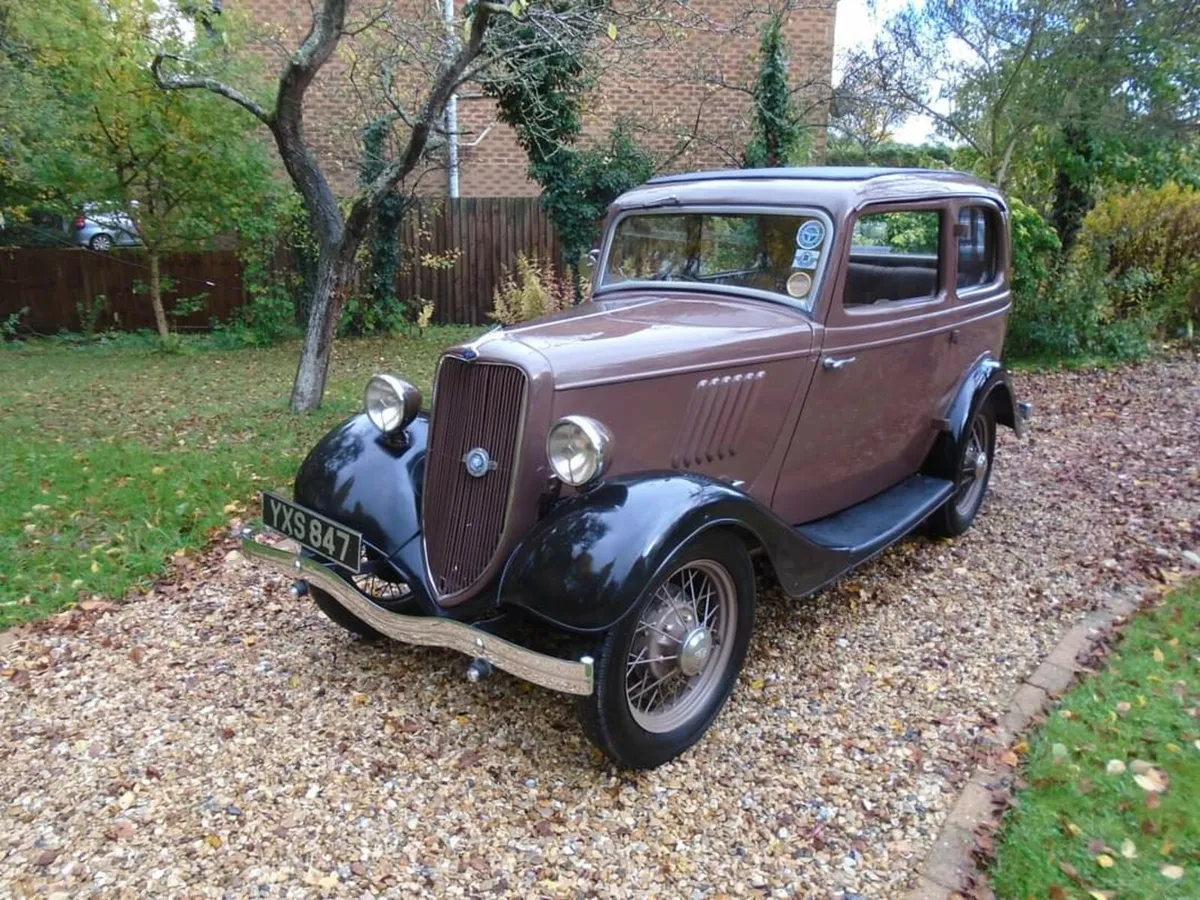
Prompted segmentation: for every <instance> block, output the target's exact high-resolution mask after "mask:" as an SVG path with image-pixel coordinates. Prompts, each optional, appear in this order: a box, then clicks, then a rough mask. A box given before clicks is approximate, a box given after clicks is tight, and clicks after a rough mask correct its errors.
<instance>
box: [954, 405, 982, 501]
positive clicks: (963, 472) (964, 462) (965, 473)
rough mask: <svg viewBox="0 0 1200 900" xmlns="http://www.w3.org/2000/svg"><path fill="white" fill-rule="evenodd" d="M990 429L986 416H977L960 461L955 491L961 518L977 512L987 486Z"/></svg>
mask: <svg viewBox="0 0 1200 900" xmlns="http://www.w3.org/2000/svg"><path fill="white" fill-rule="evenodd" d="M989 427H990V423H989V420H988V419H987V417H986V416H982V415H976V416H975V418H974V420H973V421H972V422H971V435H970V437H969V438H968V439H967V445H966V447H965V448H964V449H963V455H962V458H961V459H960V460H959V469H958V473H957V474H958V486H957V487H956V488H955V491H954V507H955V510H956V511H957V512H958V514H959V515H960V516H964V517H969V516H970V515H971V514H972V513H973V512H974V511H975V508H976V507H977V506H978V505H979V502H980V500H981V499H982V497H983V491H984V489H985V488H986V486H987V476H988V469H989V467H990V466H991V458H990V456H989V453H988V450H989V448H990V447H991V435H990V434H989V432H988V429H989Z"/></svg>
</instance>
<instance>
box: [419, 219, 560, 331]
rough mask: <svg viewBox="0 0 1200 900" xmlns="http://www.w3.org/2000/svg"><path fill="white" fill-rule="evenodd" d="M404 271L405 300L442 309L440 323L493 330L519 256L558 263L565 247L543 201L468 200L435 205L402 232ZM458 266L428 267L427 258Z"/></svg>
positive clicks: (436, 311) (438, 315)
mask: <svg viewBox="0 0 1200 900" xmlns="http://www.w3.org/2000/svg"><path fill="white" fill-rule="evenodd" d="M401 240H402V241H403V246H404V269H403V271H401V273H400V278H399V285H398V291H397V293H398V296H400V297H401V298H402V299H408V298H411V297H420V298H422V299H424V300H430V301H432V302H433V305H434V321H435V322H464V323H470V324H472V325H479V324H486V323H487V322H488V321H489V320H488V317H487V315H488V311H489V310H491V308H492V294H493V292H494V291H495V289H496V286H497V285H498V284H499V283H500V280H501V279H502V278H503V277H504V269H505V268H507V269H510V270H511V269H512V268H513V266H514V263H515V261H516V258H517V254H518V253H520V252H524V253H526V254H531V253H536V254H537V256H538V258H539V259H543V260H551V261H554V262H557V261H558V257H559V245H558V240H557V238H556V236H555V234H554V229H553V228H552V227H551V225H550V220H549V218H548V217H547V216H546V213H545V211H544V210H543V209H542V207H541V204H540V203H539V202H538V199H537V198H536V197H500V198H476V197H466V198H462V199H459V200H442V201H433V202H430V203H428V204H426V205H425V206H423V207H421V208H420V209H419V210H418V211H417V212H415V213H414V214H412V215H410V216H408V217H407V218H406V220H405V224H404V228H403V229H402V237H401ZM430 255H431V256H432V257H433V258H434V259H435V260H436V259H438V258H442V259H446V260H452V264H451V265H449V266H444V267H438V266H436V265H421V264H420V257H421V256H430Z"/></svg>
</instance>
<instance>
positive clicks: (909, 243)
mask: <svg viewBox="0 0 1200 900" xmlns="http://www.w3.org/2000/svg"><path fill="white" fill-rule="evenodd" d="M941 222H942V214H941V213H940V212H939V211H937V210H928V211H926V210H921V211H915V210H914V211H912V212H886V213H874V214H871V215H866V216H861V217H860V218H859V219H858V221H857V222H856V223H855V224H854V231H853V232H852V233H851V236H850V265H849V267H848V268H847V271H846V289H845V293H844V294H843V296H842V302H843V304H844V305H846V306H868V305H870V304H873V303H885V302H893V301H896V300H923V299H927V298H931V297H935V296H937V291H938V284H939V282H940V280H941V279H940V272H939V265H938V248H939V247H940V246H941Z"/></svg>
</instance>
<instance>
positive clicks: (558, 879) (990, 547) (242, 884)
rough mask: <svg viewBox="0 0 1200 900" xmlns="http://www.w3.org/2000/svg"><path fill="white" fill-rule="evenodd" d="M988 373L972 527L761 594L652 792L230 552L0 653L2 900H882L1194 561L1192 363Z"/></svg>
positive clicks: (507, 693) (544, 712)
mask: <svg viewBox="0 0 1200 900" xmlns="http://www.w3.org/2000/svg"><path fill="white" fill-rule="evenodd" d="M1017 381H1018V386H1019V388H1020V390H1021V392H1022V395H1023V396H1024V397H1026V398H1028V399H1030V400H1033V401H1034V404H1035V416H1036V421H1035V425H1034V428H1033V433H1032V436H1031V439H1030V440H1028V441H1026V442H1022V443H1018V442H1017V441H1016V440H1015V439H1013V438H1012V437H1011V435H1009V434H1008V433H1007V432H1004V434H1003V436H1002V438H1001V442H1000V446H999V448H998V466H997V469H996V473H995V476H994V478H993V482H992V493H991V495H990V498H989V500H988V501H987V503H986V504H985V506H984V511H983V514H982V517H981V519H980V520H979V521H978V522H977V523H976V526H975V528H973V529H972V530H971V532H969V533H968V534H967V535H966V536H965V537H964V538H961V539H959V540H957V541H953V542H937V543H934V542H930V541H929V540H926V539H924V538H914V539H911V540H909V541H906V542H905V543H903V544H902V545H900V546H899V547H897V548H895V549H893V550H892V551H890V552H889V553H887V554H886V555H885V556H883V557H882V558H880V559H879V560H878V561H876V562H875V563H873V564H871V565H869V566H867V567H865V568H863V569H861V570H859V571H858V572H857V573H854V574H853V575H851V576H849V577H848V578H846V579H845V580H843V581H842V582H841V583H839V584H838V585H837V586H836V587H835V588H833V589H830V590H827V591H825V592H823V593H822V594H820V595H819V596H817V597H815V598H813V599H811V600H809V601H807V602H804V603H800V604H796V603H789V602H787V601H786V600H784V599H783V598H782V597H780V596H779V595H777V594H776V593H775V592H774V591H773V590H767V589H765V586H764V594H765V596H762V598H761V601H760V615H759V620H758V623H757V628H756V633H755V637H754V640H753V643H752V646H751V650H750V655H749V661H748V663H747V666H746V669H745V671H744V672H743V673H742V677H741V680H740V682H739V685H738V688H737V690H736V692H735V693H734V696H733V698H732V700H731V701H730V703H729V705H728V706H727V707H726V709H725V711H724V712H723V713H722V714H721V716H720V718H719V719H718V720H717V722H716V724H715V726H714V727H713V729H712V731H711V732H710V733H709V735H708V737H707V738H706V739H705V740H703V741H702V742H701V743H700V744H699V745H698V746H697V747H696V748H695V749H693V750H692V751H691V752H689V753H687V754H686V755H685V756H684V757H683V758H682V759H680V760H677V761H676V762H674V763H671V764H669V765H667V766H664V767H663V768H661V769H659V770H656V771H654V772H651V773H647V774H631V773H626V772H619V771H614V770H613V769H612V768H610V767H609V766H608V765H607V764H605V763H604V762H603V761H602V760H601V759H600V758H599V757H598V756H597V755H596V754H595V753H594V752H593V751H592V750H591V749H590V747H589V746H588V745H587V744H586V743H585V742H584V741H583V739H582V737H581V735H580V733H579V730H578V728H577V727H576V724H575V721H574V717H573V714H572V710H571V708H570V703H569V701H567V700H566V699H564V698H562V697H559V696H557V695H554V694H551V693H548V692H544V691H542V690H539V689H535V688H531V687H529V686H528V685H525V684H522V683H521V682H518V681H516V680H514V679H511V678H509V677H508V676H505V675H503V674H501V675H497V676H496V677H494V678H492V679H490V680H489V681H487V682H485V683H483V684H482V685H478V686H473V685H468V684H467V683H466V682H465V681H464V679H463V669H464V667H465V663H466V659H465V658H464V657H460V656H458V655H456V654H453V653H450V652H448V651H439V650H424V649H415V648H408V647H403V646H399V645H387V644H384V645H382V646H380V645H371V644H366V643H360V642H352V641H351V640H349V639H348V638H347V636H346V635H345V634H344V633H342V632H341V631H339V630H338V629H337V628H335V627H333V626H332V625H330V624H328V623H327V622H326V621H325V620H324V619H323V618H322V617H321V616H320V614H319V613H318V612H317V611H316V609H315V607H313V606H312V605H311V604H308V603H301V602H297V601H293V600H292V599H291V598H290V597H289V596H288V593H287V590H286V587H287V585H286V583H285V582H284V581H283V579H281V578H275V577H271V576H267V577H263V576H261V575H259V574H257V573H256V572H255V571H254V570H252V569H251V568H250V567H249V566H248V565H247V564H246V563H244V562H243V561H241V560H240V557H239V555H238V554H236V553H233V552H231V550H230V547H232V545H229V546H226V547H222V548H219V549H218V550H217V551H215V552H214V553H212V554H210V555H209V556H208V557H206V558H204V559H199V560H190V561H188V560H183V561H181V562H180V564H179V566H178V569H177V574H176V575H175V576H173V577H172V579H171V580H170V583H164V584H163V585H162V586H160V587H159V588H158V589H157V590H156V591H155V592H154V593H152V594H150V595H148V596H145V597H141V598H137V599H135V600H132V601H131V602H129V603H128V604H126V605H122V606H121V607H119V608H112V609H108V608H105V606H104V605H101V607H100V608H98V609H97V608H93V609H91V610H90V611H87V612H77V613H76V614H75V615H74V616H71V615H67V616H64V617H60V618H59V619H57V620H55V621H53V622H51V623H48V624H46V625H43V626H40V627H39V628H38V629H37V630H35V631H33V632H26V633H23V634H21V635H19V636H18V638H17V640H16V641H15V642H9V643H8V646H3V645H2V644H0V660H2V661H0V668H3V669H4V676H5V677H3V678H0V760H2V762H0V896H8V895H10V894H11V895H14V896H25V895H36V894H49V895H53V894H55V893H58V894H59V895H60V896H66V895H67V894H70V895H71V896H80V895H84V894H87V893H89V892H94V893H97V894H101V893H102V894H106V895H112V896H128V897H141V896H146V895H147V894H168V895H184V894H186V895H189V896H236V897H241V896H261V897H281V896H286V897H303V896H318V895H345V896H353V897H359V896H375V895H384V894H386V895H389V896H411V895H412V894H414V893H428V894H436V895H446V896H480V895H484V894H511V895H519V896H523V897H541V896H547V897H558V896H593V895H595V896H605V897H625V896H644V895H656V896H670V897H689V896H695V897H700V896H712V895H722V894H726V893H727V894H732V895H745V896H792V895H800V896H818V897H829V896H833V897H846V898H849V897H854V896H858V895H861V896H863V897H896V896H898V895H899V893H900V892H901V889H902V887H903V886H904V885H905V884H906V883H908V882H909V880H910V877H911V873H912V871H913V869H914V867H915V865H916V864H917V863H918V862H919V861H920V859H921V858H922V856H923V855H924V853H925V852H926V851H927V850H928V848H929V846H930V844H931V843H932V840H933V838H934V836H935V835H936V834H937V832H938V829H939V827H940V826H941V824H942V821H943V819H944V817H945V815H946V812H947V810H948V809H949V807H950V805H951V803H952V802H953V799H954V797H955V795H956V793H957V790H958V788H959V786H960V784H961V782H962V780H963V779H964V778H965V777H967V774H968V773H969V771H970V768H971V764H972V760H973V759H974V755H975V754H976V753H977V752H978V742H979V739H980V736H981V735H982V734H984V733H986V730H987V729H988V728H989V727H990V726H991V725H992V723H993V722H994V718H995V716H997V715H998V714H999V713H1000V712H1001V711H1002V710H1003V709H1004V707H1005V702H1006V701H1007V699H1008V697H1009V695H1010V694H1011V692H1012V690H1013V687H1014V685H1015V683H1016V681H1017V679H1018V677H1019V676H1022V675H1025V674H1027V673H1029V672H1030V671H1031V670H1032V669H1033V668H1034V667H1035V665H1036V664H1037V662H1038V661H1039V660H1040V659H1041V658H1042V657H1043V656H1044V655H1045V654H1046V653H1047V652H1048V651H1049V649H1050V648H1051V647H1052V646H1053V644H1054V642H1055V641H1056V639H1057V637H1058V636H1059V635H1060V633H1061V632H1062V631H1063V630H1064V629H1065V628H1067V627H1068V626H1069V625H1071V624H1072V623H1074V622H1075V621H1077V620H1078V619H1080V618H1081V617H1082V616H1083V615H1084V613H1086V612H1087V611H1088V610H1090V609H1092V608H1095V607H1096V606H1098V605H1099V604H1100V603H1101V601H1102V598H1104V597H1105V595H1107V594H1108V593H1109V592H1111V591H1114V590H1130V589H1136V588H1139V587H1142V586H1145V585H1151V584H1158V585H1161V584H1162V583H1163V582H1164V581H1166V582H1173V581H1177V580H1179V579H1180V578H1182V577H1186V575H1187V574H1188V573H1189V571H1190V573H1191V574H1196V573H1197V570H1196V569H1195V568H1192V567H1191V563H1190V562H1189V561H1188V559H1187V558H1186V557H1184V556H1183V553H1182V551H1185V550H1189V551H1193V552H1200V451H1198V450H1197V448H1200V362H1198V361H1197V360H1196V359H1195V358H1194V357H1188V358H1174V359H1170V360H1165V361H1159V362H1154V363H1151V364H1147V365H1144V366H1140V367H1136V368H1129V369H1123V370H1117V371H1103V372H1090V373H1079V374H1048V375H1026V376H1022V377H1019V378H1018V379H1017ZM0 640H3V639H2V638H0Z"/></svg>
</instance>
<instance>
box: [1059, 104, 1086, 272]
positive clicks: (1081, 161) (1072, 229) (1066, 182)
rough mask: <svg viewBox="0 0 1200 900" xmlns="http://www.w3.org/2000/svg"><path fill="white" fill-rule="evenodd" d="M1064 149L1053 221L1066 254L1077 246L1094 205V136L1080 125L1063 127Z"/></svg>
mask: <svg viewBox="0 0 1200 900" xmlns="http://www.w3.org/2000/svg"><path fill="white" fill-rule="evenodd" d="M1063 141H1064V145H1065V146H1064V149H1063V150H1062V151H1060V156H1059V159H1058V166H1057V171H1056V172H1055V176H1054V206H1053V208H1052V209H1051V211H1050V222H1051V224H1052V225H1053V226H1054V230H1055V231H1056V232H1058V239H1059V240H1060V241H1061V242H1062V248H1063V252H1064V253H1065V252H1066V251H1068V250H1070V249H1071V248H1072V247H1073V246H1074V245H1075V238H1076V237H1078V235H1079V229H1080V228H1082V227H1083V219H1084V217H1085V216H1086V215H1087V214H1088V211H1089V210H1091V208H1092V204H1093V202H1094V201H1093V196H1092V187H1093V183H1094V181H1095V176H1094V174H1093V155H1094V154H1093V150H1092V140H1091V135H1089V134H1088V132H1087V130H1086V129H1085V128H1083V127H1082V126H1079V125H1065V126H1063Z"/></svg>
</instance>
